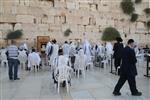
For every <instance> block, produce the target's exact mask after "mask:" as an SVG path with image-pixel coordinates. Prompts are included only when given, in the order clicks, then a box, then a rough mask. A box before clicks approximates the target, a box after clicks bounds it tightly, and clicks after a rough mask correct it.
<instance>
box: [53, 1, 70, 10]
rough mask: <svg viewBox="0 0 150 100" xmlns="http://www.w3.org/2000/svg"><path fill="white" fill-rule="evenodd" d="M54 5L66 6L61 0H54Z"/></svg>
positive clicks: (58, 6)
mask: <svg viewBox="0 0 150 100" xmlns="http://www.w3.org/2000/svg"><path fill="white" fill-rule="evenodd" d="M54 7H56V8H66V7H67V5H66V2H61V1H57V0H54Z"/></svg>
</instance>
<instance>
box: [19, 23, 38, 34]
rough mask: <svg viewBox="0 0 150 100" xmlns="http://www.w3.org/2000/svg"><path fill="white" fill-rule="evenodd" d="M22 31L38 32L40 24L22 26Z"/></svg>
mask: <svg viewBox="0 0 150 100" xmlns="http://www.w3.org/2000/svg"><path fill="white" fill-rule="evenodd" d="M21 26H22V29H23V31H25V32H27V33H28V32H37V31H39V30H38V24H22V25H21Z"/></svg>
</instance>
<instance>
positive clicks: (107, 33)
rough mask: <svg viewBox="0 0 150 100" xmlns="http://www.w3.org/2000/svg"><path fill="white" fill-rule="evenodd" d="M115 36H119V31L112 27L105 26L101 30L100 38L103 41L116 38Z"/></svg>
mask: <svg viewBox="0 0 150 100" xmlns="http://www.w3.org/2000/svg"><path fill="white" fill-rule="evenodd" d="M116 37H120V33H119V31H118V30H117V29H115V28H114V27H107V28H106V29H105V30H104V31H103V35H102V38H101V39H102V40H103V41H113V40H116Z"/></svg>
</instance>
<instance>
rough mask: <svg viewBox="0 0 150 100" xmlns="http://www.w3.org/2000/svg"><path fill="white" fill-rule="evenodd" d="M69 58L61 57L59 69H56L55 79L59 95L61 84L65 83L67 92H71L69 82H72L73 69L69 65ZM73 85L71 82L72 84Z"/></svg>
mask: <svg viewBox="0 0 150 100" xmlns="http://www.w3.org/2000/svg"><path fill="white" fill-rule="evenodd" d="M68 62H69V58H68V57H66V56H59V57H58V62H57V67H56V68H55V69H54V75H55V79H56V80H57V82H58V83H57V91H58V93H59V90H60V84H61V83H63V82H64V81H65V83H66V87H67V92H69V83H68V82H69V81H71V72H72V68H71V67H70V66H69V65H68ZM70 84H71V82H70Z"/></svg>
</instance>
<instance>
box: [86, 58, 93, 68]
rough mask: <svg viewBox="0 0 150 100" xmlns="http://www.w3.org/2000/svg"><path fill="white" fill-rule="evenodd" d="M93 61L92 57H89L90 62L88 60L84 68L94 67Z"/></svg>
mask: <svg viewBox="0 0 150 100" xmlns="http://www.w3.org/2000/svg"><path fill="white" fill-rule="evenodd" d="M86 58H88V57H86ZM93 59H94V57H93V56H91V57H90V60H89V61H88V60H87V61H86V67H89V68H90V69H91V68H93V67H94V64H93Z"/></svg>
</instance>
